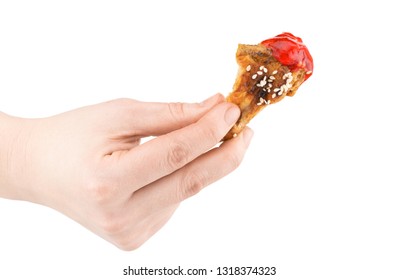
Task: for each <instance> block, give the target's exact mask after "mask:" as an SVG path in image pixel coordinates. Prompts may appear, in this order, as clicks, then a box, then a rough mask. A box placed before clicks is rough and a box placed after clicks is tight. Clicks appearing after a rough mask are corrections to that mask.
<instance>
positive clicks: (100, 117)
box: [0, 95, 252, 250]
mask: <svg viewBox="0 0 398 280" xmlns="http://www.w3.org/2000/svg"><path fill="white" fill-rule="evenodd" d="M239 114H240V112H239V109H238V108H237V107H236V106H235V105H233V104H231V103H227V102H225V101H224V98H223V97H222V95H215V96H213V97H212V98H210V99H208V100H206V101H205V102H203V103H200V104H182V103H170V104H162V103H145V102H139V101H134V100H130V99H119V100H114V101H110V102H106V103H102V104H98V105H93V106H88V107H84V108H81V109H77V110H74V111H70V112H67V113H63V114H60V115H57V116H53V117H50V118H46V119H36V120H28V119H17V118H12V117H9V116H6V115H1V114H0V123H3V125H2V127H0V128H1V129H3V131H6V130H7V135H11V136H7V137H5V138H7V139H8V141H6V143H5V144H4V145H2V146H3V148H4V147H5V148H6V151H4V150H3V148H1V149H2V150H1V153H0V154H1V155H7V156H2V157H1V158H0V196H3V197H8V198H13V199H22V200H28V201H32V202H35V203H39V204H43V205H46V206H49V207H52V208H54V209H56V210H58V211H60V212H62V213H64V214H66V215H67V216H69V217H70V218H72V219H74V220H76V221H77V222H79V223H80V224H82V225H83V226H85V227H87V228H88V229H90V230H91V231H93V232H94V233H96V234H98V235H99V236H101V237H103V238H104V239H106V240H108V241H110V242H112V243H113V244H115V245H116V246H118V247H119V248H121V249H124V250H132V249H135V248H137V247H139V246H140V245H141V244H143V243H144V242H145V241H146V240H147V239H148V238H149V237H150V236H152V235H153V234H154V233H155V232H156V231H157V230H159V229H160V228H161V227H162V226H163V225H164V224H165V223H166V222H167V221H168V219H169V218H170V217H171V215H172V214H173V212H174V211H175V210H176V208H177V207H178V205H179V203H180V202H181V201H183V200H184V199H186V198H188V197H190V196H192V195H194V194H196V193H198V192H199V191H200V190H201V189H202V188H203V187H205V186H207V185H209V184H211V183H213V182H214V181H216V180H218V179H220V178H221V177H223V176H225V175H227V174H228V173H230V172H231V171H233V170H234V169H235V168H236V167H237V166H238V165H239V164H240V162H241V160H242V158H243V155H244V153H245V151H246V149H247V147H248V145H249V142H250V139H251V136H252V131H251V130H250V129H249V128H247V129H245V130H244V131H243V133H241V135H239V136H237V137H236V138H234V139H231V140H229V141H227V142H225V143H223V144H221V145H220V146H219V147H217V146H216V145H217V143H218V142H219V141H220V140H221V139H222V138H223V136H224V135H225V134H226V133H227V132H228V130H229V129H230V128H231V127H232V125H233V124H234V123H235V122H236V121H237V119H238V116H239ZM0 134H1V135H0V136H1V137H3V136H4V135H3V133H0ZM148 136H157V137H155V138H153V139H151V140H149V141H147V142H145V143H143V144H140V140H141V139H142V138H145V137H148ZM215 146H216V147H215ZM4 171H5V172H4Z"/></svg>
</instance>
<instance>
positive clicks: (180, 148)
mask: <svg viewBox="0 0 398 280" xmlns="http://www.w3.org/2000/svg"><path fill="white" fill-rule="evenodd" d="M188 161H189V146H188V145H187V144H186V143H184V142H183V141H173V142H171V144H170V149H169V152H168V154H167V158H166V165H167V166H168V167H169V168H171V169H172V170H175V169H177V168H179V167H182V166H184V165H185V164H186V163H188Z"/></svg>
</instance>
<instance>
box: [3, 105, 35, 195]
mask: <svg viewBox="0 0 398 280" xmlns="http://www.w3.org/2000/svg"><path fill="white" fill-rule="evenodd" d="M29 122H30V121H29V120H28V119H23V118H17V117H12V116H9V115H6V114H4V113H2V112H0V197H3V198H9V199H26V198H25V195H24V193H25V191H24V190H23V188H26V187H27V186H26V185H25V184H24V181H23V180H24V179H23V178H24V177H25V174H26V162H27V152H28V149H29V143H28V142H29V141H28V139H29V136H28V135H29V134H30V133H31V129H30V126H29V124H28V123H29Z"/></svg>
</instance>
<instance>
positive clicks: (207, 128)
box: [119, 102, 240, 192]
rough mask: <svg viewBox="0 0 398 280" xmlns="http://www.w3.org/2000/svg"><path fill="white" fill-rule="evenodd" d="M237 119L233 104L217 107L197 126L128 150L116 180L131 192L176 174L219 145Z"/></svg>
mask: <svg viewBox="0 0 398 280" xmlns="http://www.w3.org/2000/svg"><path fill="white" fill-rule="evenodd" d="M239 115H240V110H239V108H238V107H237V106H236V105H234V104H232V103H228V102H223V103H220V104H218V105H216V106H215V107H214V108H213V109H212V110H210V111H209V112H208V113H207V114H206V115H204V116H203V117H202V118H201V119H200V120H199V121H197V122H196V123H193V124H191V125H189V126H187V127H184V128H181V129H179V130H176V131H173V132H171V133H168V134H165V135H162V136H159V137H157V138H155V139H152V140H151V141H148V142H146V143H144V144H142V145H140V146H138V147H135V148H133V149H131V150H130V151H129V152H127V153H126V154H125V155H124V156H123V158H122V159H121V162H119V164H120V168H121V170H119V171H121V173H119V176H123V182H125V184H127V185H128V186H126V187H127V188H129V189H130V191H132V192H134V191H135V190H137V189H139V188H141V187H143V186H145V185H147V184H149V183H152V182H154V181H156V180H158V179H159V178H162V177H164V176H166V175H168V174H170V173H172V172H174V171H176V170H178V169H179V168H181V167H183V166H184V165H186V164H187V163H189V162H191V161H192V160H194V159H195V158H197V157H198V156H200V155H201V154H203V153H205V152H207V151H208V150H209V149H211V148H212V147H214V146H215V145H216V144H217V143H219V141H220V140H221V139H222V138H223V137H224V136H225V134H226V133H227V132H228V131H229V129H230V128H231V127H232V125H233V124H234V123H235V122H236V121H237V119H238V117H239Z"/></svg>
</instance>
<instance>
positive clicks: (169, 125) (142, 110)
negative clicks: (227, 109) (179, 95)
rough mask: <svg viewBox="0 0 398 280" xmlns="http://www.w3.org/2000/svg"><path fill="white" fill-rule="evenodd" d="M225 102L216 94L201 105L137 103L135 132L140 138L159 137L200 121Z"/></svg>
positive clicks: (222, 97) (134, 121) (220, 95)
mask: <svg viewBox="0 0 398 280" xmlns="http://www.w3.org/2000/svg"><path fill="white" fill-rule="evenodd" d="M223 101H225V98H224V96H223V95H222V94H219V93H218V94H216V95H213V96H211V97H210V98H208V99H206V100H204V101H203V102H201V103H157V102H137V103H136V105H135V106H136V108H134V109H135V110H134V116H133V117H134V120H133V123H132V125H133V126H134V132H135V134H136V135H139V136H157V135H162V134H166V133H168V132H171V131H174V130H177V129H180V128H182V127H185V126H187V125H190V124H192V123H195V122H196V121H198V120H199V119H200V118H201V117H202V116H204V115H205V114H206V113H207V112H208V111H209V110H210V109H211V108H213V107H214V106H215V105H217V104H218V103H220V102H223Z"/></svg>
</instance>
